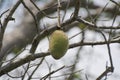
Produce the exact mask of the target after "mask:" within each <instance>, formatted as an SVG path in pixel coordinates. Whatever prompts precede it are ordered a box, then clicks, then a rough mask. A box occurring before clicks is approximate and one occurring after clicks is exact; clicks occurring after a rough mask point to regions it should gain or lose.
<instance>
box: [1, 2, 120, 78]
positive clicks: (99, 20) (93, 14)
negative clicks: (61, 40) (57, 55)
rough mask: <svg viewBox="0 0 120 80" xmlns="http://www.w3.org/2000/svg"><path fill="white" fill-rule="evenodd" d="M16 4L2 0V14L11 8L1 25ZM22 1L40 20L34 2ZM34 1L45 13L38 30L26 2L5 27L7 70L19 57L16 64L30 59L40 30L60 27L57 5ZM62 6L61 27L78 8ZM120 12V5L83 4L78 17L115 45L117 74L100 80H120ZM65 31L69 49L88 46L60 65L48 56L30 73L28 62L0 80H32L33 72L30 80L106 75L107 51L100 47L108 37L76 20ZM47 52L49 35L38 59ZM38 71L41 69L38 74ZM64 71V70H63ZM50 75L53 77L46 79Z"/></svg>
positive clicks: (42, 42)
mask: <svg viewBox="0 0 120 80" xmlns="http://www.w3.org/2000/svg"><path fill="white" fill-rule="evenodd" d="M18 1H19V0H0V15H1V14H2V13H4V12H5V11H6V10H8V9H9V10H8V11H7V12H6V13H4V14H3V16H2V17H1V18H0V20H1V22H3V21H4V19H5V18H6V17H7V15H8V14H9V11H10V9H12V8H13V6H14V5H15V4H16V3H17V2H18ZM23 1H24V3H25V5H27V7H28V8H29V9H30V10H31V11H32V12H33V14H34V15H35V16H36V14H37V13H38V12H39V11H38V9H37V8H36V7H35V6H34V5H33V4H32V3H31V1H30V0H23ZM32 1H33V2H34V3H35V4H36V5H37V7H38V8H39V9H40V10H43V11H44V12H45V14H43V15H39V17H38V24H39V25H38V27H36V24H35V21H34V19H33V16H31V14H30V12H29V11H28V10H27V9H26V8H25V7H24V6H23V5H22V3H21V4H20V5H19V6H18V7H17V8H16V10H15V12H14V14H13V16H12V18H14V20H12V21H9V23H8V24H7V27H6V28H5V33H4V38H3V46H2V49H1V53H9V54H7V56H6V59H5V63H4V64H3V65H2V66H4V65H6V64H7V63H8V62H9V60H11V59H13V58H14V57H16V55H17V57H16V58H15V59H16V60H20V59H21V58H24V57H25V56H26V55H29V54H30V53H29V50H30V48H31V46H32V41H33V39H34V37H35V35H36V34H37V32H38V31H39V33H40V32H42V31H43V30H45V29H48V28H51V27H54V26H55V25H57V23H58V21H57V20H58V19H57V18H56V17H57V10H56V9H55V7H56V6H55V4H56V3H57V0H32ZM60 2H63V3H65V5H64V4H63V8H61V11H60V14H61V23H64V22H65V21H66V20H68V19H70V18H71V16H72V15H73V12H74V9H75V4H76V3H75V0H60ZM61 4H62V3H61ZM66 4H67V5H66ZM119 8H120V0H114V1H113V0H80V10H79V14H78V16H81V18H82V19H84V20H86V21H88V22H89V23H93V24H95V25H96V26H97V27H98V29H99V30H100V31H101V32H102V33H103V34H104V35H105V37H106V38H107V40H108V39H110V40H111V41H112V40H113V41H114V42H113V43H111V44H109V45H110V51H111V55H112V60H113V66H114V72H113V73H109V74H107V75H106V76H104V77H103V78H102V79H101V80H120V45H119V41H118V40H119V34H120V30H119V29H120V28H119V27H120V18H119V17H120V11H119ZM64 31H65V33H66V34H67V35H68V38H69V44H74V43H80V42H81V41H83V43H86V42H87V43H88V44H83V45H82V46H77V47H73V48H70V49H68V51H67V53H66V54H65V56H64V57H62V58H61V59H59V60H55V59H54V58H53V57H52V56H50V55H49V56H46V57H45V58H36V59H35V60H34V61H31V63H30V65H29V68H27V66H28V64H29V63H28V64H27V63H26V64H24V65H22V66H20V67H18V68H16V69H14V70H13V71H11V72H9V73H7V74H4V75H2V76H1V77H0V80H3V79H4V80H28V79H29V77H30V75H31V73H32V72H33V71H35V73H34V74H33V75H32V77H31V78H30V80H96V78H98V77H99V76H100V75H101V74H102V73H103V72H104V71H105V70H106V67H108V66H110V60H109V55H108V47H107V45H106V44H99V43H100V42H104V41H105V39H104V37H103V36H102V35H101V34H100V33H99V32H97V31H95V30H94V29H91V28H89V26H88V25H86V24H85V23H82V22H78V21H74V22H73V23H71V24H67V25H66V26H65V27H64ZM115 40H116V41H115ZM94 43H96V45H95V44H94ZM48 49H49V35H47V36H46V37H43V38H42V39H41V40H40V42H39V45H38V47H37V49H36V51H35V54H37V53H42V52H47V51H48ZM40 62H41V64H40ZM16 65H17V64H16ZM37 66H38V68H37V70H35V68H36V67H37ZM63 66H64V68H62V69H60V68H61V67H63ZM27 69H28V70H27ZM58 69H60V70H58ZM56 70H58V71H56ZM52 71H55V72H53V74H50V75H49V76H47V75H48V74H49V73H51V72H52ZM46 76H47V77H46ZM45 77H46V78H45Z"/></svg>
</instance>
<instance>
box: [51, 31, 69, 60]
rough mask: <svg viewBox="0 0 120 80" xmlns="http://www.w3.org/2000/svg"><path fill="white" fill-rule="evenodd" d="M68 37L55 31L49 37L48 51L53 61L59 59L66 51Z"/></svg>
mask: <svg viewBox="0 0 120 80" xmlns="http://www.w3.org/2000/svg"><path fill="white" fill-rule="evenodd" d="M68 45H69V41H68V37H67V35H66V34H65V32H63V31H62V30H55V31H54V32H53V33H52V34H51V36H50V42H49V51H50V54H51V55H52V57H53V58H54V59H60V58H61V57H63V56H64V55H65V53H66V51H67V50H68Z"/></svg>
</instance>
